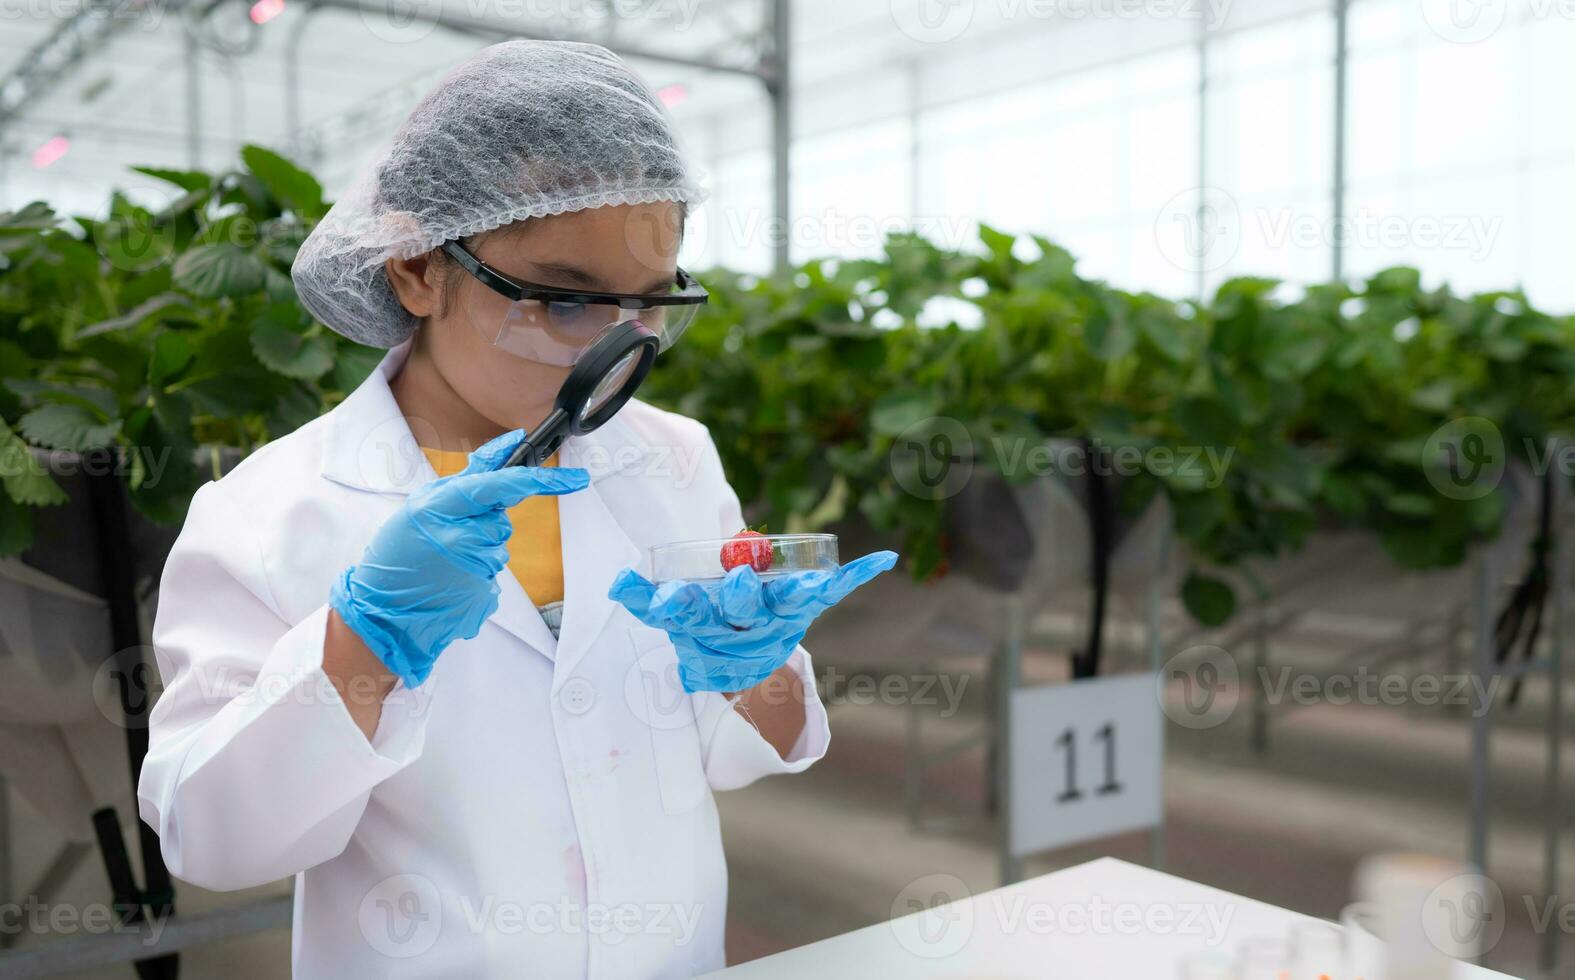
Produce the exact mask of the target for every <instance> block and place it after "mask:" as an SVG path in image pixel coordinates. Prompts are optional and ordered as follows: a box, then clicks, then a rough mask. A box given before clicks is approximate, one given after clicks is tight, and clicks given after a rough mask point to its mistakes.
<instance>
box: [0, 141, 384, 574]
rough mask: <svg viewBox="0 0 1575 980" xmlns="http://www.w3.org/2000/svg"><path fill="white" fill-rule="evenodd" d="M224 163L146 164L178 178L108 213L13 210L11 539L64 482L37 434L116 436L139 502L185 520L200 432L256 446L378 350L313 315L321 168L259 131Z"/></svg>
mask: <svg viewBox="0 0 1575 980" xmlns="http://www.w3.org/2000/svg"><path fill="white" fill-rule="evenodd" d="M243 163H244V165H243V166H242V167H241V168H239V169H236V170H233V171H229V172H225V173H221V174H214V175H210V174H205V173H197V172H188V171H171V170H157V169H143V170H142V172H143V173H144V174H146V175H148V176H151V177H154V178H156V179H158V180H161V181H163V182H165V183H167V184H169V185H171V186H172V187H173V189H174V191H173V199H172V201H171V203H170V204H169V205H168V206H166V207H164V208H162V209H160V210H158V211H156V212H155V211H149V210H147V209H145V208H142V207H139V206H138V205H136V204H134V203H132V202H131V201H129V200H128V199H126V198H125V197H124V196H122V195H120V194H118V193H117V194H115V195H114V197H113V198H112V200H111V203H110V207H109V210H108V214H107V216H106V217H105V218H104V219H102V220H95V219H90V218H75V219H66V218H63V217H61V216H59V215H56V214H55V213H54V212H53V211H51V210H50V209H49V208H48V207H47V206H46V205H44V204H41V203H38V204H32V205H29V206H27V207H26V208H23V209H22V210H21V211H18V212H15V213H13V214H6V215H0V464H3V466H0V474H3V477H4V487H5V493H3V494H0V554H9V553H14V552H17V551H20V550H22V549H23V548H25V547H26V546H27V545H28V544H29V542H30V541H31V540H32V534H31V523H30V518H29V508H31V507H36V506H48V505H49V504H52V503H57V502H59V501H61V500H62V499H63V493H62V491H61V490H60V488H59V486H58V485H57V484H56V483H55V481H54V480H53V479H52V478H51V477H50V476H49V474H48V473H47V472H46V471H45V469H44V467H43V466H42V465H41V464H40V463H39V462H38V461H37V459H36V458H35V457H34V454H31V453H29V452H28V449H27V447H28V446H33V447H38V448H40V449H46V450H68V451H73V452H86V451H90V450H96V449H102V448H106V447H113V448H115V449H116V450H117V451H118V455H119V457H120V458H121V460H122V467H121V469H122V470H123V471H124V473H125V477H126V480H127V483H128V486H129V489H130V494H131V499H132V501H133V503H134V504H135V505H136V506H137V508H138V509H139V510H141V511H142V512H143V513H144V514H146V515H148V516H149V517H151V518H153V519H155V520H159V521H166V522H169V521H178V520H179V519H180V518H181V517H182V516H183V514H184V512H185V508H186V504H187V502H188V501H189V499H190V496H191V494H192V492H193V491H194V490H195V489H196V487H197V486H198V485H199V484H200V483H201V482H202V480H204V479H206V475H205V474H204V472H203V471H202V469H201V467H200V464H199V460H198V454H197V449H198V447H199V446H203V447H215V446H232V447H239V448H241V449H249V448H251V447H254V446H256V445H258V444H260V443H262V442H265V441H267V440H268V439H270V438H273V437H274V436H277V435H281V434H283V433H286V432H289V431H290V430H292V429H294V428H295V427H297V426H299V425H301V424H302V423H303V422H305V421H307V420H309V419H311V418H313V417H314V416H316V415H318V414H320V413H321V412H323V411H324V410H325V409H326V408H327V407H329V406H330V405H332V404H333V403H334V402H335V401H336V400H337V399H338V398H340V397H342V395H343V393H344V392H346V391H348V390H350V389H351V388H353V387H354V386H355V385H356V384H357V383H358V382H359V381H360V380H361V378H363V377H364V376H365V375H366V373H367V372H368V371H369V370H370V369H371V367H372V366H373V365H374V364H376V361H377V357H378V352H376V351H372V350H369V349H367V348H362V347H358V346H357V345H354V344H350V343H348V342H347V341H344V340H342V339H341V338H339V337H338V336H337V335H336V334H334V333H332V332H331V331H328V330H327V329H326V328H325V327H323V326H322V325H321V324H317V323H314V322H312V319H311V317H310V316H309V315H308V314H307V313H306V312H305V311H304V309H303V308H302V307H301V304H300V302H299V301H298V300H297V298H296V296H295V290H294V287H293V286H292V285H291V283H290V276H289V269H290V263H291V262H292V261H293V259H294V257H295V251H296V249H297V247H298V246H299V245H300V243H301V241H302V240H303V239H304V238H305V236H306V233H307V231H308V230H309V229H310V227H311V226H312V224H313V223H314V222H315V221H316V220H318V219H319V218H321V217H322V215H323V214H324V213H326V211H327V205H326V203H325V202H324V201H323V197H322V189H321V187H320V186H319V185H318V183H317V181H316V180H315V179H313V178H312V177H311V176H310V175H308V174H307V173H305V172H304V171H302V170H301V169H299V168H298V167H296V166H294V165H293V164H291V163H290V162H289V161H287V160H285V159H284V158H282V157H280V156H278V155H277V154H275V153H272V152H271V151H268V150H265V149H262V148H260V147H248V148H247V149H246V150H245V151H244V153H243Z"/></svg>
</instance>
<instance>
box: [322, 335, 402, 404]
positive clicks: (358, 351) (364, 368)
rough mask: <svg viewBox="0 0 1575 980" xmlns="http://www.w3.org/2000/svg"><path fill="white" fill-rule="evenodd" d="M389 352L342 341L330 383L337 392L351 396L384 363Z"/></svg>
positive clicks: (336, 355) (329, 378) (329, 379)
mask: <svg viewBox="0 0 1575 980" xmlns="http://www.w3.org/2000/svg"><path fill="white" fill-rule="evenodd" d="M387 354H388V352H387V351H381V350H378V349H377V348H375V347H362V346H361V345H360V344H356V343H351V342H350V341H348V340H343V341H340V343H339V348H338V352H337V353H336V354H335V355H334V369H333V372H332V373H331V374H329V376H328V379H327V381H328V383H329V384H330V385H331V386H332V387H333V388H334V389H335V390H337V391H341V392H344V393H345V394H349V393H350V392H352V391H354V390H356V389H357V388H359V387H360V386H361V382H363V381H365V380H366V379H367V377H368V376H370V375H371V373H372V371H373V370H374V369H375V368H376V367H377V366H378V365H379V364H381V363H382V362H383V358H384V357H386V356H387Z"/></svg>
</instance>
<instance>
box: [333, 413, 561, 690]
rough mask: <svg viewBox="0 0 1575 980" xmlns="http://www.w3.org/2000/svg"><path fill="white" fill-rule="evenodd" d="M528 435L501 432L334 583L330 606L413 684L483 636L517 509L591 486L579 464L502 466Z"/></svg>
mask: <svg viewBox="0 0 1575 980" xmlns="http://www.w3.org/2000/svg"><path fill="white" fill-rule="evenodd" d="M524 438H525V433H524V431H523V430H515V431H513V432H509V433H505V434H504V435H501V436H498V437H497V438H496V439H494V440H492V441H491V442H489V443H487V444H486V445H485V446H482V447H481V448H480V449H478V450H476V451H475V452H474V453H471V455H470V463H469V465H468V466H466V467H465V469H464V471H463V472H461V473H456V474H455V475H453V476H449V477H444V478H443V479H440V480H434V481H432V482H431V483H429V484H427V485H426V486H425V487H422V488H421V489H420V490H418V491H416V492H415V493H413V494H411V495H410V497H409V499H407V500H406V501H405V505H404V506H403V507H401V508H400V509H399V512H398V513H396V514H395V515H394V516H393V517H391V518H389V519H388V522H387V523H386V524H384V525H383V526H382V528H380V529H379V530H378V532H377V534H376V535H375V536H373V538H372V543H371V544H369V545H367V546H366V551H365V553H364V554H363V555H362V556H361V561H360V562H359V563H358V564H355V565H351V566H350V567H349V568H347V569H345V571H344V574H343V575H341V576H340V577H339V579H338V581H336V582H335V583H334V587H333V589H332V590H331V592H330V594H329V598H328V603H329V605H331V606H332V607H333V608H334V609H335V610H336V611H337V612H338V613H339V615H340V617H341V618H342V619H344V621H345V624H346V625H348V626H349V627H350V628H351V629H352V630H354V631H355V633H356V635H357V636H359V637H360V638H361V640H362V641H363V642H364V643H366V645H367V647H368V648H370V649H371V651H372V652H373V653H374V654H376V655H377V658H378V659H379V660H381V661H382V662H383V665H384V666H386V667H387V668H388V669H389V670H390V671H391V672H392V673H393V674H394V675H395V676H397V677H398V678H399V679H400V680H402V681H404V682H405V686H406V687H417V686H419V685H420V684H421V682H423V681H425V680H426V679H427V675H428V674H430V673H432V665H433V664H434V663H436V662H437V658H438V654H440V653H442V652H443V651H444V649H446V648H447V647H448V645H449V644H450V643H453V642H454V641H455V640H461V639H463V640H468V639H471V638H472V637H474V636H475V635H476V634H477V633H480V632H481V624H482V623H485V622H486V621H487V617H489V616H491V615H492V613H493V612H494V611H495V610H496V609H497V608H498V583H497V576H498V573H499V572H501V571H502V570H503V569H504V568H505V567H506V566H507V565H508V561H509V553H508V547H507V545H508V540H509V535H510V534H511V533H512V532H513V527H512V525H511V524H510V523H509V517H508V513H507V511H508V508H510V507H513V506H514V505H515V504H517V503H519V502H520V501H521V500H524V499H525V498H526V497H532V496H535V495H537V494H562V493H570V492H572V491H575V490H583V489H584V488H585V487H586V485H587V484H589V483H590V475H589V474H588V473H586V471H585V470H583V469H576V468H573V467H552V466H543V467H526V466H511V467H509V468H507V469H502V470H500V469H497V467H498V466H500V465H502V463H503V462H504V461H505V460H507V459H508V457H509V454H510V453H511V452H513V451H514V447H515V446H517V445H519V443H520V440H522V439H524Z"/></svg>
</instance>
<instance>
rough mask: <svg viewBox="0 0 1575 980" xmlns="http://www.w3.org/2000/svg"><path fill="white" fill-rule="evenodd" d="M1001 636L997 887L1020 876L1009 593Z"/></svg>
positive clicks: (1014, 601) (1016, 613)
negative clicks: (1014, 819)
mask: <svg viewBox="0 0 1575 980" xmlns="http://www.w3.org/2000/svg"><path fill="white" fill-rule="evenodd" d="M1001 607H1002V613H1003V614H1004V615H1002V617H1001V623H1002V634H1001V637H1000V647H999V649H998V650H997V651H996V665H995V819H996V828H997V847H998V848H999V849H1000V869H1001V872H1000V873H1001V884H1002V885H1010V884H1011V883H1012V882H1014V881H1018V880H1020V879H1021V878H1022V876H1023V868H1022V862H1021V861H1019V860H1018V858H1017V856H1016V855H1015V854H1014V853H1013V851H1012V788H1011V783H1012V724H1011V722H1012V692H1013V691H1015V690H1017V687H1018V684H1019V683H1020V682H1021V680H1022V658H1023V600H1022V596H1021V595H1020V594H1016V593H1014V594H1012V595H1008V596H1006V597H1004V598H1003V599H1002V600H1001Z"/></svg>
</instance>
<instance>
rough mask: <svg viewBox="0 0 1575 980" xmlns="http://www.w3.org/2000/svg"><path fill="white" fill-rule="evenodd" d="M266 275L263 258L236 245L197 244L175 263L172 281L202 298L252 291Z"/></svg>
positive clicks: (244, 294) (255, 290)
mask: <svg viewBox="0 0 1575 980" xmlns="http://www.w3.org/2000/svg"><path fill="white" fill-rule="evenodd" d="M266 276H267V266H266V265H265V264H264V263H263V261H262V260H261V259H259V258H258V257H257V256H256V255H254V254H253V253H252V252H250V251H248V250H247V249H244V248H241V247H240V246H239V245H200V246H198V247H197V248H194V249H192V250H191V251H189V252H187V253H185V254H184V255H182V256H181V257H180V258H179V259H178V260H177V261H176V262H175V284H176V285H177V286H179V287H180V288H182V289H184V290H186V291H187V292H189V293H191V294H192V295H194V296H201V297H203V298H205V299H219V298H221V297H226V296H229V297H239V296H246V295H249V294H251V293H255V292H257V291H258V290H260V289H262V288H263V283H264V281H265V278H266Z"/></svg>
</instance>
